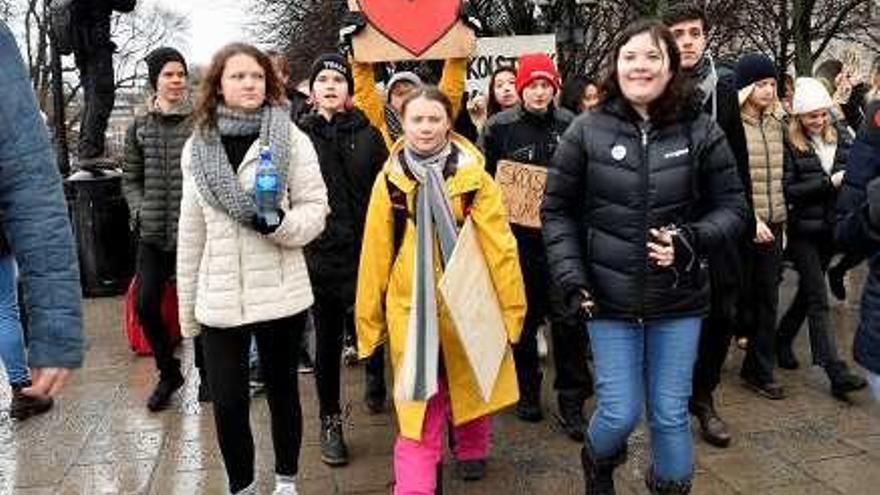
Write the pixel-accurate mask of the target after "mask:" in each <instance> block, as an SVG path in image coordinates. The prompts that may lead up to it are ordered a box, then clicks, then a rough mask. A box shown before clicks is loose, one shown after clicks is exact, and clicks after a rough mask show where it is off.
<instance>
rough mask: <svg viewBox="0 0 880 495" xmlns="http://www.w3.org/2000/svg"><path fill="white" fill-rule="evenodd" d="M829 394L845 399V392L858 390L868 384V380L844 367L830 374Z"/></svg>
mask: <svg viewBox="0 0 880 495" xmlns="http://www.w3.org/2000/svg"><path fill="white" fill-rule="evenodd" d="M830 378H831V395H833V396H834V397H836V398H838V399H840V400H844V401H845V400H847V394H848V393H850V392H856V391H859V390H861V389H863V388H865V387H867V386H868V382H867V381H865V379H864V378H862V377H860V376H859V375H856V374H855V373H853V372H851V371H849V370H848V369H846V368H844V369H842V370H841V371H839V372H837V373H834V374H833V375H831V377H830Z"/></svg>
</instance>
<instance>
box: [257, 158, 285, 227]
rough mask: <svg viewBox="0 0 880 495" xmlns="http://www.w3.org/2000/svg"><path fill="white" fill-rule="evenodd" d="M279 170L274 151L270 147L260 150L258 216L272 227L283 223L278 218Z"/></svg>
mask: <svg viewBox="0 0 880 495" xmlns="http://www.w3.org/2000/svg"><path fill="white" fill-rule="evenodd" d="M279 190H280V187H279V184H278V168H276V167H275V164H274V163H272V150H271V149H270V148H269V147H268V146H263V148H262V149H260V163H259V165H257V173H256V178H255V181H254V201H255V202H256V203H257V214H258V215H260V216H262V217H263V218H264V219H265V220H266V225H269V226H270V227H274V226H277V225H278V224H279V223H281V219H280V218H279V217H278V192H279Z"/></svg>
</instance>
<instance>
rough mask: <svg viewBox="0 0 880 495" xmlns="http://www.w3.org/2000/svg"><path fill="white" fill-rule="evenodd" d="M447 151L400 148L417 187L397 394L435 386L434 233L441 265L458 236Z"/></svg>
mask: <svg viewBox="0 0 880 495" xmlns="http://www.w3.org/2000/svg"><path fill="white" fill-rule="evenodd" d="M452 153H453V148H452V145H451V144H450V143H446V145H444V146H443V147H442V148H441V149H440V151H438V152H436V153H432V154H431V155H429V156H425V155H422V154H419V153H417V152H416V151H415V150H413V149H412V148H410V147H408V146H407V147H406V148H405V149H404V153H403V162H404V166H405V167H406V168H407V169H408V170H409V171H410V172H411V173H412V175H413V176H414V177H415V179H416V181H417V182H418V183H419V184H418V187H417V190H416V250H415V262H414V266H413V284H412V287H413V290H412V305H411V306H410V307H411V308H412V309H411V310H410V313H409V322H408V325H407V342H406V350H405V351H404V357H403V367H402V368H401V377H400V380H398V383H397V390H396V392H395V395H396V397H397V398H398V399H399V400H406V401H427V400H428V399H430V398H431V396H433V395H434V394H435V393H436V392H437V378H438V374H439V360H440V328H439V320H438V317H437V294H436V293H435V289H436V282H435V280H434V266H435V261H434V239H435V234H436V239H438V240H439V241H440V252H441V254H442V256H443V260H442V264H443V265H444V266H445V265H446V263H448V262H449V258H450V257H451V256H452V251H453V249H454V248H455V243H456V241H457V239H458V228H457V226H456V223H455V216H454V215H453V213H452V205H451V203H450V201H449V194H448V193H447V191H446V184H445V182H444V180H443V169H444V168H445V166H446V163H447V161H448V159H449V156H450V155H451V154H452Z"/></svg>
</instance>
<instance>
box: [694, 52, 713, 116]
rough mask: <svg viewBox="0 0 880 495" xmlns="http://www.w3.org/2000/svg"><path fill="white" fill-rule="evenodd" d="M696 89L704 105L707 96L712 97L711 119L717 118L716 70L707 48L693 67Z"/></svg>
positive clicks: (707, 99) (707, 98)
mask: <svg viewBox="0 0 880 495" xmlns="http://www.w3.org/2000/svg"><path fill="white" fill-rule="evenodd" d="M693 75H694V78H695V83H696V89H697V90H698V91H699V92H700V95H701V96H702V101H701V103H702V104H703V105H706V103H707V102H708V101H709V98H711V99H712V111H711V116H712V120H717V119H718V90H717V87H718V72H717V71H716V70H715V60H714V59H712V54H710V53H709V51H708V50H707V51H706V52H705V53H703V56H702V57H701V58H700V61H699V62H697V65H696V67H694V68H693Z"/></svg>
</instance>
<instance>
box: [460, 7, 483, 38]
mask: <svg viewBox="0 0 880 495" xmlns="http://www.w3.org/2000/svg"><path fill="white" fill-rule="evenodd" d="M458 16H459V17H461V22H463V23H465V25H466V26H467V27H469V28H471V29H473V30H474V33H475V34H480V32H481V31H482V30H483V21H481V20H480V13H479V12H477V8H476V7H474V5H473V4H472V3H471V2H469V1H468V0H464V1H463V2H461V9H460V10H459V13H458Z"/></svg>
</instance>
